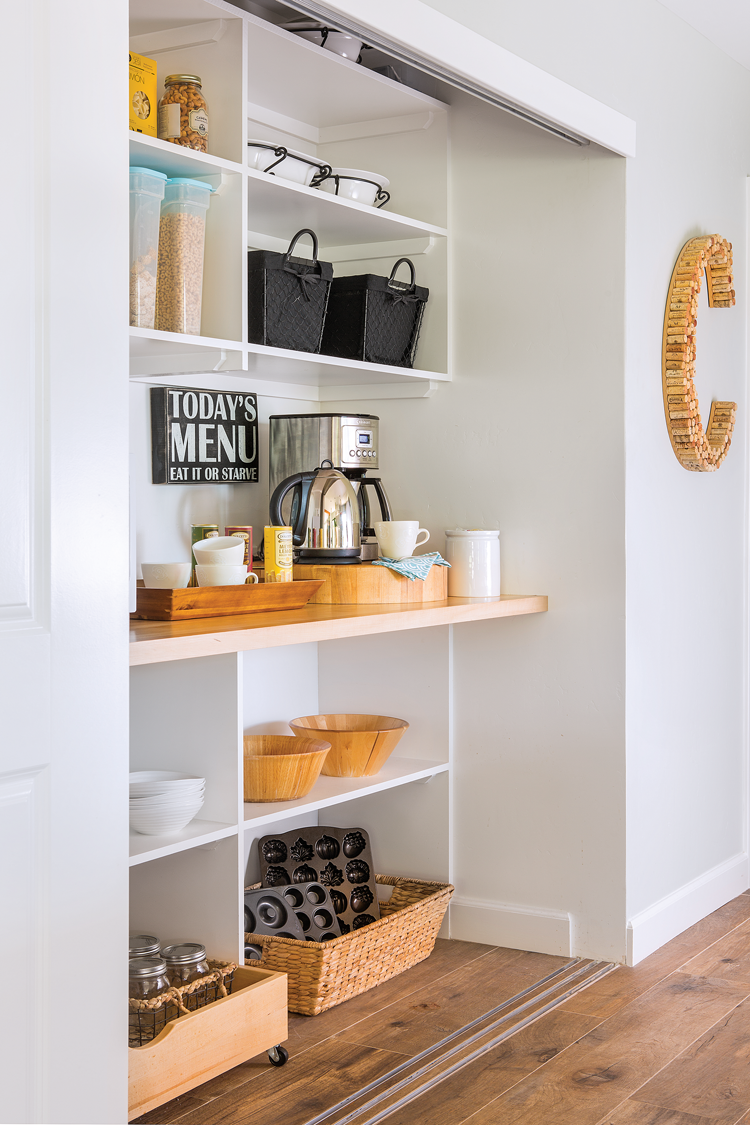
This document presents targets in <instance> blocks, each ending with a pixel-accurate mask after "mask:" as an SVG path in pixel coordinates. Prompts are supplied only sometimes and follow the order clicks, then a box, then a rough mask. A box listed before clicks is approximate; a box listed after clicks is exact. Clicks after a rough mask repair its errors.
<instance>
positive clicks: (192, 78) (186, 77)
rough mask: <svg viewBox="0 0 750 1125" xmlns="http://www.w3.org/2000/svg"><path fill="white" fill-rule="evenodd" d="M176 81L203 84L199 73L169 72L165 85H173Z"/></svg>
mask: <svg viewBox="0 0 750 1125" xmlns="http://www.w3.org/2000/svg"><path fill="white" fill-rule="evenodd" d="M175 82H193V83H195V85H196V86H202V85H203V83H202V82H201V80H200V78H199V77H198V75H197V74H168V75H167V77H166V78H165V79H164V85H165V86H171V85H173V83H175Z"/></svg>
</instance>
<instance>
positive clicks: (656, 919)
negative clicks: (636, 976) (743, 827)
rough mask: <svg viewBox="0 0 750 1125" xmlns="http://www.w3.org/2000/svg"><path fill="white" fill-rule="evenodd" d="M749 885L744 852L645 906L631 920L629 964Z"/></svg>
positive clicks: (652, 950)
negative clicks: (645, 907)
mask: <svg viewBox="0 0 750 1125" xmlns="http://www.w3.org/2000/svg"><path fill="white" fill-rule="evenodd" d="M749 885H750V882H749V881H748V856H747V854H746V853H745V852H741V853H740V854H739V855H735V856H732V857H731V859H727V860H725V861H724V862H723V863H720V864H718V865H717V866H716V867H712V868H711V870H710V871H706V872H704V874H703V875H699V876H698V878H697V879H693V880H691V882H689V883H685V885H684V886H682V887H680V888H679V889H678V890H676V891H673V892H672V894H670V895H667V896H666V898H663V899H661V900H660V901H659V902H655V903H654V905H653V906H649V907H648V909H646V910H642V911H641V913H640V914H636V915H635V916H634V917H633V918H631V919H630V921H629V922H628V961H627V963H628V965H637V964H638V962H639V961H642V960H643V958H644V957H648V955H649V953H653V952H654V950H656V949H659V948H660V947H661V946H662V945H664V944H665V943H666V942H668V941H671V939H672V938H673V937H676V936H677V934H681V933H682V932H683V930H686V929H687V928H688V927H689V926H693V925H695V923H696V922H700V920H701V918H705V917H706V915H707V914H710V913H711V912H712V911H713V910H718V908H719V907H720V906H723V905H724V903H726V902H729V900H730V899H733V898H736V897H737V895H741V894H742V892H743V891H746V890H747V888H748V886H749Z"/></svg>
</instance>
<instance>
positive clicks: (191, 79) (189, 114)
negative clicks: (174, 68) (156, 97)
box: [156, 74, 208, 152]
mask: <svg viewBox="0 0 750 1125" xmlns="http://www.w3.org/2000/svg"><path fill="white" fill-rule="evenodd" d="M164 87H165V89H164V93H163V94H162V96H161V100H160V102H159V114H158V119H157V120H158V124H157V132H156V135H157V136H158V137H160V138H161V140H163V141H169V142H170V143H171V144H174V145H182V147H183V148H195V149H197V150H198V151H199V152H208V104H207V102H206V99H205V98H204V97H203V91H202V88H201V80H200V78H199V77H198V75H197V74H168V75H167V77H166V78H165V79H164Z"/></svg>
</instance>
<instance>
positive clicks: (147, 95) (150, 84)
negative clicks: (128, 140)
mask: <svg viewBox="0 0 750 1125" xmlns="http://www.w3.org/2000/svg"><path fill="white" fill-rule="evenodd" d="M129 59H130V128H131V129H132V130H133V131H134V132H135V133H143V134H144V136H146V137H155V136H156V111H157V103H156V63H155V62H154V60H153V59H147V58H146V57H145V55H134V54H133V53H132V51H131V52H130V55H129Z"/></svg>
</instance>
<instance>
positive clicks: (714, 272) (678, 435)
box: [661, 234, 737, 473]
mask: <svg viewBox="0 0 750 1125" xmlns="http://www.w3.org/2000/svg"><path fill="white" fill-rule="evenodd" d="M704 270H705V271H706V282H707V284H708V304H709V307H710V308H712V309H728V308H731V307H732V305H733V304H734V289H733V288H732V243H731V242H727V240H726V239H725V238H722V237H721V236H720V235H718V234H710V235H707V236H706V237H704V238H691V239H690V241H689V242H686V243H685V245H684V246H683V248H682V250H681V251H680V256H679V257H678V259H677V262H676V263H675V267H674V270H673V271H672V280H671V281H670V283H669V293H668V294H667V307H666V309H665V312H664V336H663V341H662V348H661V355H662V360H661V370H662V383H663V386H664V414H665V417H666V419H667V431H668V433H669V440H670V441H671V442H672V448H673V449H674V452H675V457H676V458H677V460H678V461H679V462H680V464H681V465H682V467H683V469H689V470H690V471H691V472H694V473H713V472H715V471H716V469H718V467H719V465H720V464H721V463H722V461H723V460H724V458H725V457H726V455H727V453H728V452H729V446H730V445H731V444H732V430H733V429H734V419H735V410H736V406H737V404H736V403H735V402H712V403H711V413H710V415H709V418H708V426H707V427H706V429H705V431H704V429H703V423H702V422H701V416H700V412H699V410H698V397H697V395H696V393H695V382H694V380H695V329H696V325H697V318H698V294H699V293H700V291H701V281H702V279H703V271H704Z"/></svg>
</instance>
